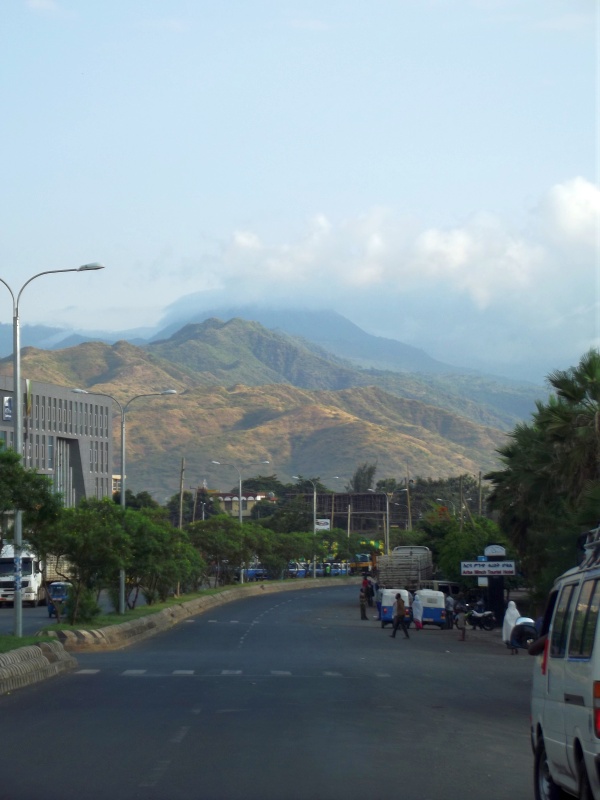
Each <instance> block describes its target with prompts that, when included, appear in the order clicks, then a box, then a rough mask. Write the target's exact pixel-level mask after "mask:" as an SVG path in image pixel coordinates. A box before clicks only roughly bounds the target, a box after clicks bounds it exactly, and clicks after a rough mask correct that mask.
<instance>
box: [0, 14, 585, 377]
mask: <svg viewBox="0 0 600 800" xmlns="http://www.w3.org/2000/svg"><path fill="white" fill-rule="evenodd" d="M0 23H1V24H0V48H1V52H2V55H1V57H0V58H1V62H0V63H1V64H2V70H1V73H0V74H1V76H2V77H1V82H0V107H1V108H2V109H3V112H4V113H3V121H4V124H3V125H2V128H1V130H0V145H1V148H2V153H3V156H4V158H3V167H2V189H3V191H2V192H1V193H0V197H1V200H0V203H1V206H0V213H1V217H2V236H1V237H0V277H3V278H4V279H5V280H6V281H7V282H8V283H9V285H11V286H12V287H13V288H16V289H18V288H19V287H20V286H21V285H22V284H23V283H24V282H25V281H26V280H27V279H28V278H29V277H30V276H31V275H33V274H35V273H37V272H39V271H42V270H44V269H61V268H66V267H71V266H77V265H79V264H82V263H86V262H89V261H101V262H102V263H104V264H105V265H106V269H105V270H104V271H102V272H97V273H93V274H87V275H85V274H82V275H61V276H50V277H44V278H40V279H39V281H37V282H36V283H34V284H33V285H31V286H30V287H28V288H27V293H26V294H24V295H23V299H22V302H21V319H22V323H23V324H28V323H34V322H35V323H46V324H52V325H58V326H61V327H71V328H73V329H76V330H83V331H90V330H121V331H122V330H129V329H133V328H138V327H152V326H155V325H159V324H160V322H161V320H162V319H164V318H165V313H168V309H169V307H170V306H172V305H173V304H175V303H176V302H177V301H178V300H179V299H180V298H181V297H183V296H185V295H189V294H194V295H196V296H197V304H198V310H202V309H203V308H206V309H210V308H213V307H217V306H220V305H224V306H231V305H243V304H244V303H246V302H252V303H264V304H265V305H277V306H278V307H287V306H290V307H292V306H293V307H311V308H332V309H334V310H336V311H338V312H339V313H341V314H344V315H345V316H347V317H348V318H350V319H351V320H353V321H354V322H356V323H357V324H359V325H360V326H361V327H363V328H364V329H365V330H367V331H369V332H370V333H374V334H378V335H383V336H389V337H392V338H397V339H400V340H401V341H404V342H407V343H409V344H413V345H416V346H419V347H422V348H424V349H425V350H427V352H429V353H430V354H431V355H433V356H435V357H437V358H440V359H442V360H445V361H449V362H451V363H457V364H461V365H466V366H477V367H481V368H487V369H488V370H489V371H499V372H504V373H507V374H508V373H511V374H520V375H524V374H529V373H530V374H531V377H532V378H535V379H536V380H537V379H540V378H541V377H543V375H544V374H546V372H547V371H548V370H550V369H554V368H557V367H564V366H569V365H571V364H574V363H576V362H577V360H578V359H579V357H580V356H581V355H582V353H583V352H584V351H585V350H586V349H588V348H589V347H590V346H592V345H598V344H599V343H600V321H599V320H600V311H599V301H600V289H599V283H598V280H599V279H598V273H599V266H600V262H599V259H598V249H599V241H600V239H599V230H598V219H599V215H600V192H599V189H598V144H597V141H598V133H599V132H598V74H599V68H598V41H599V31H600V24H599V22H598V19H597V4H596V3H595V2H594V0H568V1H567V0H565V1H564V2H563V1H562V0H528V2H523V0H368V1H366V0H326V2H323V0H319V2H316V0H315V2H312V0H237V1H236V0H226V1H225V2H224V1H223V0H168V1H167V0H163V1H162V2H161V1H159V0H6V1H5V2H4V3H2V5H1V7H0ZM42 281H43V283H42ZM10 315H11V306H10V298H9V297H8V293H6V297H5V303H4V306H3V305H2V303H0V322H9V321H10Z"/></svg>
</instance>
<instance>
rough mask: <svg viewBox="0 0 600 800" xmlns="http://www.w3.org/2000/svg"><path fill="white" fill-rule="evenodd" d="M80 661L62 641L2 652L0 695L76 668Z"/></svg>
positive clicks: (0, 655)
mask: <svg viewBox="0 0 600 800" xmlns="http://www.w3.org/2000/svg"><path fill="white" fill-rule="evenodd" d="M76 666H77V661H76V660H75V659H74V658H73V656H71V655H69V654H68V653H67V652H66V650H65V649H64V647H63V646H62V644H61V643H60V642H40V643H39V644H34V645H30V646H28V647H18V648H17V649H16V650H11V651H10V652H9V653H0V695H3V694H8V693H9V692H11V691H13V690H14V689H20V688H21V687H23V686H29V685H30V684H32V683H37V682H38V681H43V680H45V679H46V678H52V677H54V676H55V675H59V674H60V673H62V672H67V671H68V670H71V669H74V668H75V667H76Z"/></svg>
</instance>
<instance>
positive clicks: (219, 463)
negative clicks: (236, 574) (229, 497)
mask: <svg viewBox="0 0 600 800" xmlns="http://www.w3.org/2000/svg"><path fill="white" fill-rule="evenodd" d="M211 463H212V464H218V466H220V467H233V469H234V470H235V471H236V472H237V474H238V478H239V481H238V487H239V490H238V522H239V523H240V527H241V525H242V473H241V470H240V469H239V468H238V467H236V465H235V464H229V463H225V462H224V461H214V460H213V461H212V462H211ZM268 463H269V462H268V461H253V462H252V464H268ZM252 464H248V465H247V466H252ZM243 582H244V566H243V564H240V583H243Z"/></svg>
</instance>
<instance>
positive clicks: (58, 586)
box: [48, 581, 72, 617]
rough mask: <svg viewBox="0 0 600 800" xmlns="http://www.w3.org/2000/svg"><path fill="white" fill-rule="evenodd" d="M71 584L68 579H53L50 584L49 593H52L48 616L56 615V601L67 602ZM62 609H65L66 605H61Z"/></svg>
mask: <svg viewBox="0 0 600 800" xmlns="http://www.w3.org/2000/svg"><path fill="white" fill-rule="evenodd" d="M71 585H72V584H70V583H69V582H68V581H52V583H51V584H50V585H49V586H48V594H49V595H50V599H49V600H48V616H49V617H56V616H57V614H56V606H55V605H54V603H55V602H57V603H61V604H62V603H65V602H66V601H67V598H68V596H69V589H70V588H71ZM61 609H64V606H63V605H61Z"/></svg>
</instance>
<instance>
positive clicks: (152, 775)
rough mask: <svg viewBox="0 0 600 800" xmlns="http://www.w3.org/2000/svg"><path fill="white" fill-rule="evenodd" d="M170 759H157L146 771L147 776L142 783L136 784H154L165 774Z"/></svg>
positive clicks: (143, 785) (147, 785)
mask: <svg viewBox="0 0 600 800" xmlns="http://www.w3.org/2000/svg"><path fill="white" fill-rule="evenodd" d="M170 763H171V762H170V761H157V763H156V766H155V767H153V768H152V769H151V770H150V771H149V772H148V777H147V778H146V780H144V781H142V783H140V784H138V786H140V787H145V788H151V787H153V786H156V784H157V783H158V781H159V780H160V779H161V778H162V776H163V775H164V774H165V772H166V771H167V769H168V768H169V765H170Z"/></svg>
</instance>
